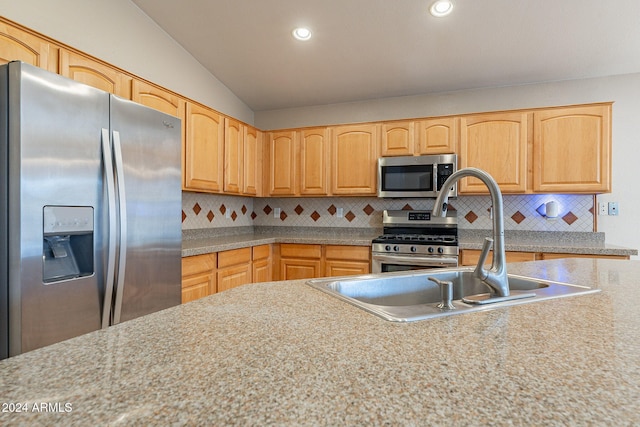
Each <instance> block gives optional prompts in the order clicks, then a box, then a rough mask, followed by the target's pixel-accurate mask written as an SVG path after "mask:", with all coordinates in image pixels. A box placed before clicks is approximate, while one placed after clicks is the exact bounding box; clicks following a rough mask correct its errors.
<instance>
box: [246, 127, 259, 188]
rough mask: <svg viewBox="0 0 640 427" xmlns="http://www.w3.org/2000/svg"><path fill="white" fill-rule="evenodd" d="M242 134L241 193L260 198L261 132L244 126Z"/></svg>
mask: <svg viewBox="0 0 640 427" xmlns="http://www.w3.org/2000/svg"><path fill="white" fill-rule="evenodd" d="M244 128H245V133H244V156H243V157H244V168H243V179H242V188H243V190H242V192H243V193H244V194H246V195H249V196H261V195H262V191H259V190H258V189H259V188H261V181H262V132H260V131H259V130H258V129H256V128H253V127H249V126H245V127H244Z"/></svg>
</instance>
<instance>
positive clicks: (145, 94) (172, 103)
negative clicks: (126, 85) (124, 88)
mask: <svg viewBox="0 0 640 427" xmlns="http://www.w3.org/2000/svg"><path fill="white" fill-rule="evenodd" d="M131 99H132V100H133V101H134V102H137V103H138V104H142V105H146V106H147V107H150V108H153V109H154V110H158V111H162V112H163V113H166V114H169V115H172V116H175V117H178V118H179V119H181V120H182V126H183V128H184V117H185V104H186V102H185V100H184V99H183V98H181V97H179V96H178V95H174V94H172V93H170V92H168V91H166V90H164V89H162V88H160V87H158V86H154V85H151V84H149V83H145V82H143V81H140V80H136V79H134V80H133V81H132V82H131Z"/></svg>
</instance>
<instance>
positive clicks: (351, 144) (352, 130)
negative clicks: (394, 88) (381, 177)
mask: <svg viewBox="0 0 640 427" xmlns="http://www.w3.org/2000/svg"><path fill="white" fill-rule="evenodd" d="M331 140H332V144H331V145H332V147H331V168H332V171H331V176H332V179H331V190H332V192H333V194H336V195H375V194H376V165H377V161H378V146H379V139H378V127H377V125H375V124H367V125H351V126H336V127H335V128H334V129H333V132H332V138H331Z"/></svg>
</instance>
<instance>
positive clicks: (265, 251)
mask: <svg viewBox="0 0 640 427" xmlns="http://www.w3.org/2000/svg"><path fill="white" fill-rule="evenodd" d="M251 261H252V262H251V267H252V272H251V273H252V277H251V280H252V282H253V283H259V282H270V281H271V280H272V277H273V274H272V270H273V269H272V267H271V245H260V246H254V247H253V248H251Z"/></svg>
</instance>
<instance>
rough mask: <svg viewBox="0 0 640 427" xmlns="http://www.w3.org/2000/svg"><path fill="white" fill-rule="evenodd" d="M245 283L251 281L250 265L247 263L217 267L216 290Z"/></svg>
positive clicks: (219, 290)
mask: <svg viewBox="0 0 640 427" xmlns="http://www.w3.org/2000/svg"><path fill="white" fill-rule="evenodd" d="M247 283H251V265H250V264H249V263H245V264H239V265H235V266H233V267H225V268H219V269H218V292H222V291H226V290H228V289H231V288H235V287H236V286H241V285H246V284H247Z"/></svg>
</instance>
